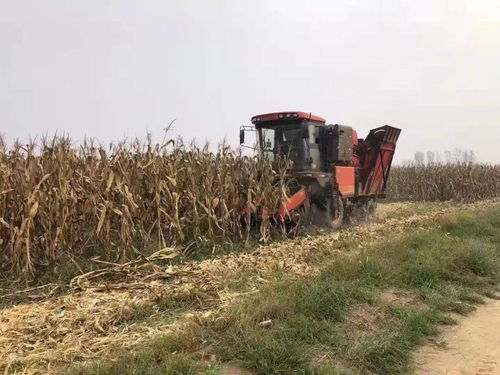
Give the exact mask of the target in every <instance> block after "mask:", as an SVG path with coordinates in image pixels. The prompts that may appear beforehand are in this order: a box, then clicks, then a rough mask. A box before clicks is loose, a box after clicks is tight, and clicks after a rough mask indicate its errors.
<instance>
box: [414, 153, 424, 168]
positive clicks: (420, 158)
mask: <svg viewBox="0 0 500 375" xmlns="http://www.w3.org/2000/svg"><path fill="white" fill-rule="evenodd" d="M414 159H415V164H418V165H422V164H424V163H425V156H424V153H423V152H422V151H417V152H415V156H414Z"/></svg>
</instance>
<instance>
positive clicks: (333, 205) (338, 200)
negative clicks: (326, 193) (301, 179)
mask: <svg viewBox="0 0 500 375" xmlns="http://www.w3.org/2000/svg"><path fill="white" fill-rule="evenodd" d="M326 203H327V204H326V211H327V217H328V224H329V225H328V226H329V227H330V228H332V229H338V228H340V227H341V226H342V222H343V221H344V202H343V200H342V197H341V196H336V197H333V198H330V199H328V200H327V202H326Z"/></svg>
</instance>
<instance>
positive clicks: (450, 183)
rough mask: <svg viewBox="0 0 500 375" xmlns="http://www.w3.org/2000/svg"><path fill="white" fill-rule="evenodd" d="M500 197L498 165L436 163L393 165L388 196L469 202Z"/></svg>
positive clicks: (499, 169)
mask: <svg viewBox="0 0 500 375" xmlns="http://www.w3.org/2000/svg"><path fill="white" fill-rule="evenodd" d="M499 196H500V165H489V164H474V163H468V164H461V163H457V164H435V165H432V164H431V165H412V166H404V167H394V168H392V170H391V174H390V177H389V182H388V189H387V197H388V198H389V199H390V200H396V201H402V200H404V201H448V200H454V201H459V202H471V201H475V200H479V199H488V198H496V197H499Z"/></svg>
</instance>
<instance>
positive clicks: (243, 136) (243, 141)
mask: <svg viewBox="0 0 500 375" xmlns="http://www.w3.org/2000/svg"><path fill="white" fill-rule="evenodd" d="M243 143H245V129H240V145H242V144H243Z"/></svg>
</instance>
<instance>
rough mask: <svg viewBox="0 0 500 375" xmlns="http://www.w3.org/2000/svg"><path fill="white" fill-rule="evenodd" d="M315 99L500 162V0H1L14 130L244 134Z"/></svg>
mask: <svg viewBox="0 0 500 375" xmlns="http://www.w3.org/2000/svg"><path fill="white" fill-rule="evenodd" d="M281 110H302V111H306V112H313V113H314V114H317V115H320V116H323V117H325V118H326V119H327V120H328V122H329V123H341V124H346V125H351V126H353V127H354V128H356V129H357V130H358V132H359V133H360V135H361V136H365V135H366V134H367V133H368V130H369V129H370V128H373V127H377V126H380V125H384V124H390V125H394V126H397V127H401V128H402V129H403V133H402V136H401V140H400V143H399V149H398V158H397V160H403V159H407V158H411V157H412V155H413V153H414V152H415V151H417V150H422V151H426V150H444V149H452V148H454V147H459V148H467V149H472V150H474V151H475V152H476V154H477V156H478V157H479V159H480V160H482V161H491V162H500V1H499V0H449V1H446V0H430V1H428V0H418V1H415V0H411V1H405V0H358V1H356V0H350V1H347V0H325V1H322V0H321V1H320V0H310V1H304V0H300V1H295V0H293V1H292V0H267V1H264V0H252V1H238V0H233V1H230V0H227V1H222V0H220V1H219V0H211V1H208V0H204V1H203V0H198V1H186V0H184V1H181V0H179V1H171V0H142V1H139V0H134V1H126V0H112V1H111V0H43V1H42V0H0V132H2V133H4V134H5V135H6V136H7V138H8V139H10V140H12V139H13V138H17V137H19V138H21V139H23V140H25V139H27V138H28V137H29V136H36V135H40V134H44V133H49V134H52V133H54V132H55V131H59V132H68V133H69V134H70V135H71V136H72V137H73V138H75V139H77V140H79V139H82V138H83V137H84V136H85V135H87V136H92V137H97V138H98V139H100V140H102V141H109V140H116V139H122V138H123V137H125V136H135V135H138V136H144V135H145V133H146V131H147V130H149V131H152V132H153V134H155V135H158V136H159V135H160V134H161V129H162V128H163V127H165V125H166V124H167V123H169V122H170V121H171V120H172V119H177V121H176V122H175V133H176V134H179V135H182V136H184V137H185V138H187V139H191V138H193V137H196V138H197V139H198V140H199V141H203V140H205V139H208V140H210V141H212V142H216V141H218V140H220V139H221V138H222V137H224V136H226V137H227V138H228V140H229V141H230V142H231V143H232V144H234V145H236V144H237V142H238V127H239V125H243V124H249V119H250V117H251V116H252V115H255V114H258V113H264V112H272V111H281Z"/></svg>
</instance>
